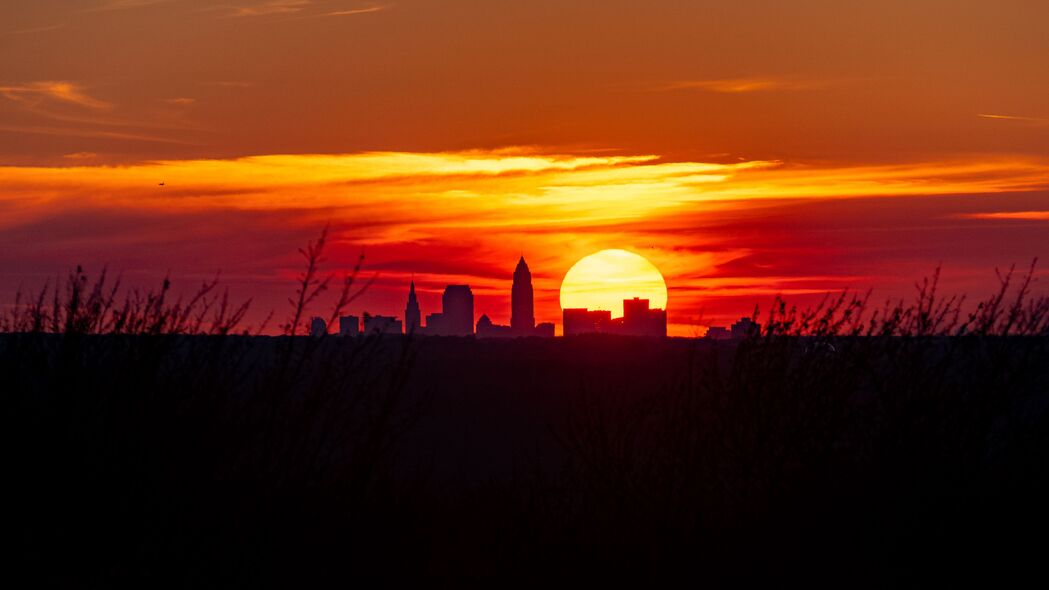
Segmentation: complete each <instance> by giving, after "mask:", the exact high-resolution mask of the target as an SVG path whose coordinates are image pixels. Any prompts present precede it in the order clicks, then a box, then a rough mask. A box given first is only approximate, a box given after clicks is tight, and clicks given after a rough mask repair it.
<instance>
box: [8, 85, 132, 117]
mask: <svg viewBox="0 0 1049 590" xmlns="http://www.w3.org/2000/svg"><path fill="white" fill-rule="evenodd" d="M0 96H3V97H4V98H7V99H8V100H12V101H15V102H19V103H29V104H32V103H34V102H38V101H39V100H40V99H48V100H55V101H59V102H64V103H68V104H74V105H77V106H79V107H84V108H89V109H95V110H106V109H110V108H112V105H111V104H110V103H108V102H105V101H102V100H99V99H97V98H94V97H91V96H89V95H88V94H87V93H86V92H85V91H84V89H83V88H82V87H81V86H80V85H79V84H76V83H75V82H68V81H61V80H59V81H54V80H52V81H43V82H29V83H26V84H16V85H11V86H0Z"/></svg>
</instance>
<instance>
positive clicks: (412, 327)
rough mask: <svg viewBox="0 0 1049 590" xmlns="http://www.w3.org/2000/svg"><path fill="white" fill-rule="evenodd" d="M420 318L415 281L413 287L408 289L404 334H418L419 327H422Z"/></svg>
mask: <svg viewBox="0 0 1049 590" xmlns="http://www.w3.org/2000/svg"><path fill="white" fill-rule="evenodd" d="M420 318H421V314H420V313H419V300H418V299H416V297H415V281H414V280H413V281H412V285H411V287H409V288H408V305H407V307H405V308H404V333H405V334H412V333H415V334H418V333H419V326H421V325H422V322H421V321H420Z"/></svg>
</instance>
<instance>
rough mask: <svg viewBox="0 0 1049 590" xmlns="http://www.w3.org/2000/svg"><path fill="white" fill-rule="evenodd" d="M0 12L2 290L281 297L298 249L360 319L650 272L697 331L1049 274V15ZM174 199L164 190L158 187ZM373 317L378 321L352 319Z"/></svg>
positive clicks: (276, 303) (331, 9)
mask: <svg viewBox="0 0 1049 590" xmlns="http://www.w3.org/2000/svg"><path fill="white" fill-rule="evenodd" d="M11 4H15V3H7V4H5V6H4V7H2V8H0V296H2V297H3V299H5V300H10V299H12V298H13V292H14V291H15V290H16V289H17V288H18V286H19V285H20V284H21V285H27V286H36V285H39V284H42V283H43V281H44V280H45V279H46V278H47V277H53V276H54V275H55V273H57V272H60V271H62V270H63V269H68V268H69V267H70V266H71V265H75V264H77V263H83V264H85V265H86V266H87V267H88V268H89V269H90V268H96V269H97V268H99V267H101V266H102V265H104V264H109V266H110V267H111V268H113V269H114V270H120V271H122V272H123V273H124V275H125V277H127V279H128V281H129V282H131V283H136V282H147V283H148V282H149V281H155V280H157V279H158V278H159V277H160V276H162V275H163V274H164V273H165V272H166V271H170V272H171V274H172V277H173V278H174V279H175V281H176V285H179V284H184V285H185V287H186V288H187V289H190V288H192V286H193V285H194V284H195V283H196V282H197V281H199V280H201V279H202V278H204V277H207V276H211V275H213V274H214V272H215V271H216V270H219V269H221V270H222V272H223V276H224V277H225V281H226V282H227V283H229V284H230V285H231V287H232V288H233V290H234V293H235V294H238V293H239V294H242V295H244V296H249V295H250V296H254V297H256V299H257V304H256V309H257V310H258V311H259V313H260V314H262V315H264V313H263V312H264V311H268V309H271V308H275V309H277V310H278V313H280V311H281V310H282V309H283V306H284V305H285V303H284V300H285V298H286V295H287V293H288V289H289V287H288V285H287V278H288V276H289V275H290V274H292V273H293V272H294V270H293V269H294V265H295V263H296V260H295V248H296V247H298V246H300V245H301V244H302V243H304V242H305V241H306V240H307V239H309V238H310V237H312V236H314V235H316V234H317V233H319V231H320V228H322V227H323V226H324V225H325V224H326V223H330V224H331V228H332V231H333V234H334V235H335V236H336V238H337V240H336V243H335V246H334V249H333V251H332V259H331V263H332V264H333V265H339V264H347V263H349V261H351V260H352V259H353V258H354V257H355V256H356V254H357V253H358V252H359V251H360V250H361V249H362V248H363V249H364V251H365V255H366V260H367V263H366V264H367V265H368V266H369V268H371V269H373V270H375V271H378V272H380V273H381V278H380V280H379V282H378V283H377V284H376V287H375V289H374V290H373V291H372V293H370V294H369V295H368V297H367V298H366V299H365V300H364V301H363V302H362V304H361V305H362V306H366V307H367V308H368V309H369V310H371V311H373V312H376V313H396V314H397V315H401V314H402V313H403V291H404V282H405V281H406V280H407V278H408V277H410V276H411V275H412V274H413V273H414V275H415V276H416V277H417V282H418V283H419V284H420V287H421V293H420V299H421V303H422V305H423V308H424V309H423V312H424V313H429V312H432V311H435V308H436V306H437V305H438V300H439V291H440V289H441V287H442V286H443V285H444V284H445V283H448V282H468V283H470V284H471V285H473V286H474V291H475V293H476V294H477V298H478V305H477V312H478V315H479V314H480V313H482V312H484V313H488V314H489V315H490V316H491V317H492V318H493V320H495V321H506V320H507V319H508V315H509V310H508V302H507V296H508V292H509V281H510V275H511V272H512V270H513V266H514V264H515V262H516V259H517V256H518V255H520V254H521V253H524V255H525V257H526V258H527V259H528V261H529V264H530V266H531V268H532V272H533V275H534V276H535V280H536V288H537V306H538V309H537V318H538V319H539V320H543V321H552V320H557V321H558V323H560V322H559V315H560V310H559V308H558V304H557V288H558V285H559V283H560V280H561V277H563V275H564V273H565V272H566V271H567V269H568V268H569V267H570V266H571V264H572V263H573V262H574V261H575V260H577V259H578V258H580V257H582V256H584V255H586V254H588V253H591V252H593V251H596V250H600V249H604V248H625V249H630V250H633V251H636V252H639V253H641V254H643V255H644V256H646V257H647V258H649V259H650V260H652V261H653V262H654V263H655V264H656V266H657V267H659V268H660V270H661V271H662V272H663V273H664V275H665V276H666V278H667V283H668V287H669V289H670V304H669V317H670V322H671V324H672V329H671V331H672V332H673V333H675V334H681V335H687V334H689V333H692V332H694V331H695V328H694V326H695V325H698V324H709V323H722V322H725V321H728V320H730V319H731V318H732V317H735V316H738V315H740V314H742V313H745V312H748V311H750V310H751V309H752V308H753V306H754V304H755V303H762V302H767V301H768V298H769V297H771V295H773V294H775V293H783V294H785V295H790V296H792V297H795V298H798V299H799V300H802V301H810V300H812V299H813V298H815V297H818V294H819V293H822V292H824V291H826V290H834V289H840V288H846V287H848V288H858V289H864V290H865V289H867V288H870V287H873V288H875V289H876V291H875V292H876V295H877V294H879V293H880V294H883V295H884V296H886V297H887V296H899V295H906V294H908V293H909V292H910V289H911V285H912V283H913V281H914V280H915V279H917V278H918V277H919V276H921V275H922V274H925V273H927V272H929V271H930V270H931V269H932V268H934V267H935V266H936V265H937V264H942V265H943V267H944V274H945V280H947V281H948V283H949V285H948V286H949V287H951V288H954V289H957V290H967V291H981V290H986V289H988V288H990V285H989V283H988V280H991V281H993V277H994V274H993V269H994V267H995V266H1002V265H1008V264H1010V263H1013V262H1016V263H1019V264H1026V263H1027V262H1029V261H1030V259H1031V258H1033V257H1035V256H1041V257H1042V258H1043V259H1044V258H1046V256H1047V255H1049V213H1047V212H1049V192H1047V184H1049V110H1047V109H1049V106H1047V105H1049V70H1047V69H1046V67H1045V64H1044V61H1045V56H1046V55H1049V36H1046V35H1045V34H1044V23H1046V22H1049V4H1046V3H1045V2H1036V1H1033V0H1032V1H1026V2H1024V1H1001V0H999V1H996V2H965V1H961V2H959V1H954V2H946V1H939V0H928V1H923V2H904V1H895V0H892V1H886V2H879V3H869V5H867V6H855V5H854V4H856V3H842V2H830V1H822V0H820V1H816V0H813V1H807V2H790V3H770V2H748V1H737V2H702V1H697V2H687V3H684V2H665V1H653V2H646V3H637V2H617V1H607V0H606V1H603V2H589V1H586V2H583V1H578V2H566V1H557V2H554V1H545V0H538V1H535V2H527V3H509V2H506V3H504V2H491V1H454V0H449V1H444V2H433V1H401V2H389V3H385V2H377V3H367V2H347V1H337V0H330V1H324V0H313V1H309V0H245V1H240V2H228V3H224V4H222V6H221V7H217V6H218V5H215V4H211V3H207V4H205V3H200V2H192V1H189V0H83V1H79V2H78V1H63V2H58V1H51V0H40V1H38V2H32V3H30V2H25V3H17V4H16V5H13V6H12V5H11ZM160 181H164V182H165V183H166V186H165V187H163V188H161V187H158V186H157V183H158V182H160ZM358 311H359V310H358Z"/></svg>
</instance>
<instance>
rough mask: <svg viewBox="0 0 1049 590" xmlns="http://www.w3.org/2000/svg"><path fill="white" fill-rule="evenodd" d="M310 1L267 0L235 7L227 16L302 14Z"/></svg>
mask: <svg viewBox="0 0 1049 590" xmlns="http://www.w3.org/2000/svg"><path fill="white" fill-rule="evenodd" d="M312 3H313V2H311V0H269V1H267V2H262V3H261V4H254V5H251V6H237V7H234V8H233V9H232V12H230V13H229V14H228V15H227V16H234V17H245V16H267V15H271V14H290V13H297V12H302V11H303V10H304V9H305V8H306V7H307V6H309V5H310V4H312Z"/></svg>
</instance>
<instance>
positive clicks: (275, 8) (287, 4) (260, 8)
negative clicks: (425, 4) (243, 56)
mask: <svg viewBox="0 0 1049 590" xmlns="http://www.w3.org/2000/svg"><path fill="white" fill-rule="evenodd" d="M325 4H327V3H325V2H316V1H315V0H266V1H264V2H257V3H255V4H250V5H246V6H223V7H215V8H214V10H226V11H227V12H226V14H225V15H224V16H226V17H257V16H272V15H293V16H292V18H298V19H307V18H320V17H336V16H354V15H360V14H370V13H374V12H380V11H383V10H386V9H387V8H388V6H386V5H372V6H358V7H355V8H338V9H335V10H330V9H325V7H324V5H325ZM209 10H212V9H209Z"/></svg>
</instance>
